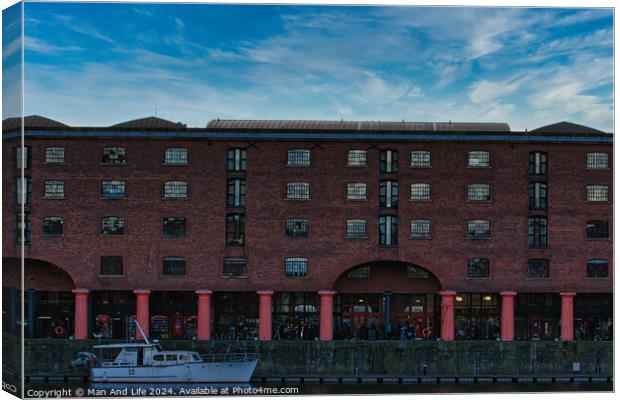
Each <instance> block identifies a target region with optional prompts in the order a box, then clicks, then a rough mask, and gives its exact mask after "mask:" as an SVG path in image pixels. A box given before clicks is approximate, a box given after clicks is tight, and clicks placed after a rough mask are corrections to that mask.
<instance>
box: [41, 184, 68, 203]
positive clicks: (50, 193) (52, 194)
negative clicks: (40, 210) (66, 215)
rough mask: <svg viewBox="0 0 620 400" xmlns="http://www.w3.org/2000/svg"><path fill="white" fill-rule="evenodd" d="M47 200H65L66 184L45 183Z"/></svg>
mask: <svg viewBox="0 0 620 400" xmlns="http://www.w3.org/2000/svg"><path fill="white" fill-rule="evenodd" d="M44 196H45V198H46V199H64V198H65V182H64V181H45V192H44Z"/></svg>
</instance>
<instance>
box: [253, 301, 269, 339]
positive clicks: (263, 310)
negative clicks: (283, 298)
mask: <svg viewBox="0 0 620 400" xmlns="http://www.w3.org/2000/svg"><path fill="white" fill-rule="evenodd" d="M256 293H257V294H258V299H259V305H258V320H259V322H258V324H259V325H258V339H259V340H271V330H272V327H271V298H272V296H273V290H259V291H258V292H256Z"/></svg>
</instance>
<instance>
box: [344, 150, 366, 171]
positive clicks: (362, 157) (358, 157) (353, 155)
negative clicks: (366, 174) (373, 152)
mask: <svg viewBox="0 0 620 400" xmlns="http://www.w3.org/2000/svg"><path fill="white" fill-rule="evenodd" d="M366 154H367V153H366V150H349V152H348V153H347V167H365V166H366V165H367V156H366Z"/></svg>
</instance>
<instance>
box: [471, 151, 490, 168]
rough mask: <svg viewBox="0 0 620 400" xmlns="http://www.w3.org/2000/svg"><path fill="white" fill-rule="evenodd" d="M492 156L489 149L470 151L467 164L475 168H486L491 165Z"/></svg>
mask: <svg viewBox="0 0 620 400" xmlns="http://www.w3.org/2000/svg"><path fill="white" fill-rule="evenodd" d="M490 160H491V158H490V156H489V152H488V151H470V152H469V156H468V158H467V166H468V167H473V168H486V167H489V166H491V162H490Z"/></svg>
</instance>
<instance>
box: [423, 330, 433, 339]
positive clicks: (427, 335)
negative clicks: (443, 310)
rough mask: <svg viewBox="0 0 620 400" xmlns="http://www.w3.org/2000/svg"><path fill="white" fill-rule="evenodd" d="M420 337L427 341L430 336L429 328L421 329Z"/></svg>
mask: <svg viewBox="0 0 620 400" xmlns="http://www.w3.org/2000/svg"><path fill="white" fill-rule="evenodd" d="M422 336H424V339H428V338H429V337H430V336H431V330H430V328H424V329H422Z"/></svg>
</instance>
